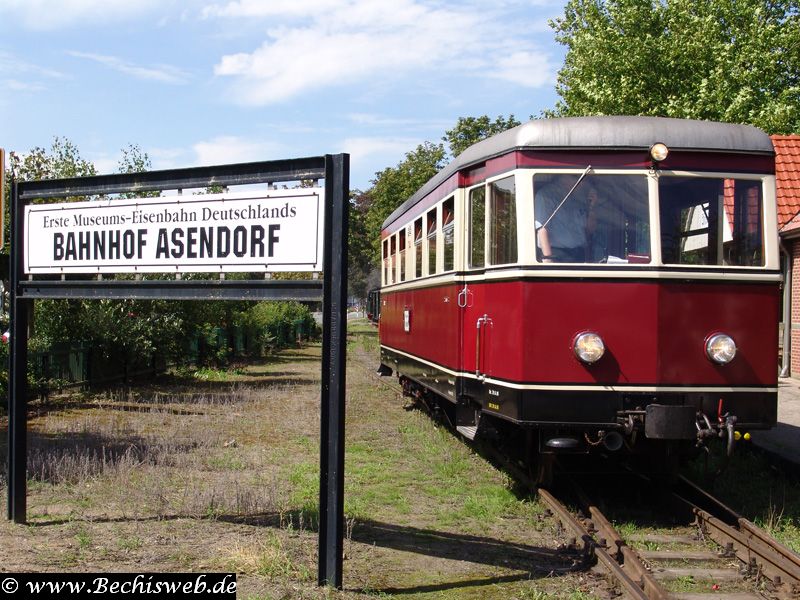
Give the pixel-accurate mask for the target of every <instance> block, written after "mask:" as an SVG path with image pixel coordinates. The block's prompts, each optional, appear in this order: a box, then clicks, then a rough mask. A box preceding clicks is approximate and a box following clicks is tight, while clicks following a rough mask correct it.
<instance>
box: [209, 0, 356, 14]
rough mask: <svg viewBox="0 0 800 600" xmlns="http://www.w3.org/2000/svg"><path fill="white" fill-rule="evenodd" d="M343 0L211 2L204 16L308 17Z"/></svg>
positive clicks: (333, 6)
mask: <svg viewBox="0 0 800 600" xmlns="http://www.w3.org/2000/svg"><path fill="white" fill-rule="evenodd" d="M341 4H342V2H341V0H304V1H302V2H298V0H266V1H265V0H239V1H238V2H228V3H226V4H222V5H220V4H211V5H209V6H206V7H205V8H204V9H203V11H202V16H203V17H204V18H213V17H307V16H309V15H313V14H315V13H318V12H320V11H322V10H330V9H332V8H335V7H336V6H337V5H341Z"/></svg>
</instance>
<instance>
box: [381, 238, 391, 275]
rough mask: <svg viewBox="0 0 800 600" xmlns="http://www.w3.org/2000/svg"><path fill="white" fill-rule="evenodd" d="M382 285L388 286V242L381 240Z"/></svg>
mask: <svg viewBox="0 0 800 600" xmlns="http://www.w3.org/2000/svg"><path fill="white" fill-rule="evenodd" d="M382 246H383V285H389V283H391V280H390V279H389V240H388V239H385V240H383V244H382Z"/></svg>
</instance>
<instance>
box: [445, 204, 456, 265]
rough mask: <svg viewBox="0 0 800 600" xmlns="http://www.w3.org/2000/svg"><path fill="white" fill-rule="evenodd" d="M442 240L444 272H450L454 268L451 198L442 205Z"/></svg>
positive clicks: (452, 205)
mask: <svg viewBox="0 0 800 600" xmlns="http://www.w3.org/2000/svg"><path fill="white" fill-rule="evenodd" d="M442 238H443V239H444V243H443V245H444V270H445V271H452V270H453V268H454V267H455V261H454V259H455V241H456V240H455V213H454V204H453V198H449V199H447V200H445V202H444V204H443V205H442Z"/></svg>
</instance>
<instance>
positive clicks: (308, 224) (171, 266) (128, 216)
mask: <svg viewBox="0 0 800 600" xmlns="http://www.w3.org/2000/svg"><path fill="white" fill-rule="evenodd" d="M323 199H324V190H323V189H321V188H296V189H291V190H268V191H261V190H259V191H258V192H254V193H242V192H239V193H235V194H207V195H193V196H162V197H159V198H133V199H104V200H98V201H90V202H67V203H59V204H31V205H27V206H26V207H25V248H24V254H25V273H32V274H33V273H170V272H171V273H175V272H223V271H227V272H230V271H234V272H235V271H239V272H274V271H322V244H323V218H324V209H323V204H324V202H323Z"/></svg>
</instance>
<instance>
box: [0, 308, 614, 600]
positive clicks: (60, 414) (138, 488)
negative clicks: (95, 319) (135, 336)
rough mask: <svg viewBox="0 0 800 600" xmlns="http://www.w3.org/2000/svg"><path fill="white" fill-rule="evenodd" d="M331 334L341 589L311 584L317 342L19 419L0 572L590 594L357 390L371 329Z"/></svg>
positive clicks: (530, 509) (427, 443)
mask: <svg viewBox="0 0 800 600" xmlns="http://www.w3.org/2000/svg"><path fill="white" fill-rule="evenodd" d="M349 326H350V332H349V336H348V354H349V363H348V364H349V367H348V374H347V382H348V397H347V439H346V467H345V477H346V479H345V517H346V539H345V548H344V551H345V556H346V559H345V562H344V567H345V573H344V578H345V587H346V590H345V591H342V592H338V591H332V590H328V589H319V588H317V587H316V585H315V584H316V582H315V579H316V560H317V536H318V533H317V527H318V523H319V517H318V514H317V512H318V507H317V502H318V498H319V496H318V494H319V454H318V453H319V449H318V446H319V441H318V440H319V371H320V365H319V355H320V348H319V346H317V345H310V346H307V347H305V348H294V349H289V350H287V351H286V352H284V353H282V354H280V355H277V356H275V357H274V358H272V359H271V360H270V361H269V362H268V363H265V364H259V365H251V366H248V367H242V368H238V369H236V371H235V372H228V373H226V372H222V371H213V372H211V371H209V372H207V373H206V372H204V373H199V375H191V376H185V375H184V376H182V377H177V378H168V379H165V380H163V381H159V382H150V383H148V384H147V385H143V386H141V387H138V388H136V389H135V390H132V391H131V392H130V393H128V394H122V393H108V394H101V395H94V396H88V395H81V396H72V397H64V398H59V399H58V401H57V402H52V403H50V404H48V405H34V406H33V407H32V408H33V409H34V410H35V413H36V414H35V416H34V417H33V418H32V419H31V428H30V435H29V441H30V447H31V452H30V470H29V473H30V481H29V497H28V514H29V520H30V523H31V525H30V526H28V527H23V528H21V527H18V526H14V525H12V524H10V523H8V522H5V521H4V522H2V523H0V561H2V564H3V565H4V569H6V570H9V571H14V570H34V571H46V570H76V571H81V570H83V571H85V570H91V571H104V570H106V571H111V570H115V571H118V570H129V571H141V570H145V571H156V572H158V571H176V570H180V571H198V572H203V571H209V570H233V571H236V572H237V573H238V574H239V594H240V597H242V598H276V599H284V598H286V599H289V598H291V599H295V598H299V599H305V598H308V599H314V600H316V599H321V598H325V599H326V600H327V599H333V600H339V599H343V600H351V599H360V598H381V597H383V598H387V597H395V596H399V597H402V598H404V599H406V598H409V599H417V598H418V599H428V598H436V599H448V598H450V599H456V598H458V599H462V598H489V599H492V598H497V599H499V598H503V599H506V598H509V599H514V598H519V599H530V598H537V599H538V598H554V599H559V600H562V599H574V600H580V599H585V598H593V597H594V596H593V595H592V593H593V592H594V591H597V590H600V592H599V594H600V595H598V596H597V597H602V596H604V595H605V592H604V591H603V590H607V589H608V584H607V583H606V582H605V580H604V579H603V578H601V577H598V576H596V575H594V574H592V573H581V572H573V571H572V570H571V560H570V559H569V557H565V556H564V555H563V554H562V553H561V552H560V551H559V550H558V549H557V546H559V545H560V543H562V542H563V540H561V539H559V538H558V536H557V534H556V533H555V532H556V526H555V524H554V523H553V522H550V521H548V520H547V519H545V518H543V517H542V515H541V508H540V507H539V506H538V504H537V503H536V502H535V501H531V500H530V499H528V498H525V497H518V496H516V495H515V494H514V492H513V491H512V486H511V485H510V482H509V481H508V479H507V478H506V477H505V476H504V475H503V474H502V473H499V472H498V471H496V470H495V469H493V468H492V467H490V466H489V465H488V464H487V463H486V462H485V461H484V460H482V459H480V458H479V457H477V456H476V455H474V454H473V452H472V451H471V450H470V449H469V448H468V447H467V446H466V445H464V444H463V443H462V442H461V441H460V440H459V439H458V438H456V437H455V436H453V435H452V434H450V433H449V432H447V431H445V430H443V429H442V428H439V427H437V426H436V424H435V423H433V422H432V421H431V420H430V419H429V418H428V417H427V416H426V415H423V414H421V413H420V412H418V411H407V410H404V408H403V406H404V404H405V403H404V400H403V399H402V398H401V397H399V395H398V394H397V392H396V388H389V387H386V386H385V385H383V384H381V383H380V382H379V381H378V380H377V379H376V378H375V377H374V375H373V372H374V368H375V367H376V366H377V346H378V345H377V337H376V331H375V328H374V327H373V326H371V325H368V324H366V323H364V324H359V323H351V324H349ZM3 452H4V449H0V454H3ZM4 458H5V455H4V454H3V455H2V456H0V459H4ZM0 491H2V492H3V493H4V492H5V490H4V489H3V490H0Z"/></svg>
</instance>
